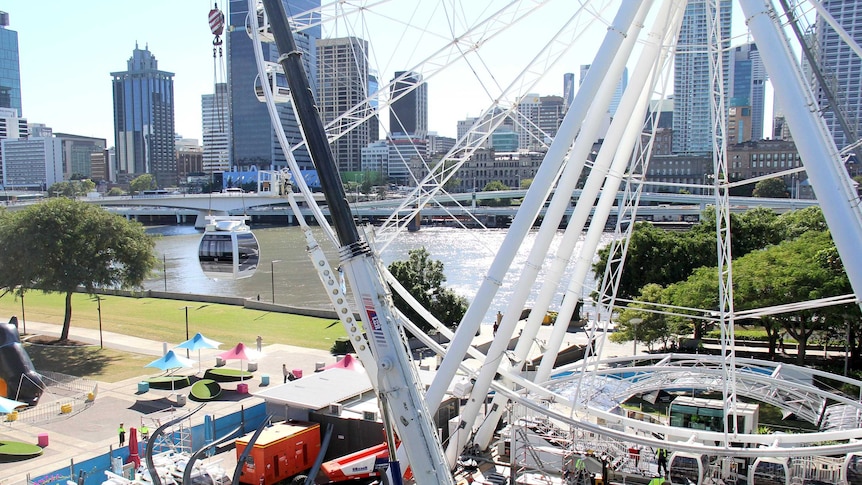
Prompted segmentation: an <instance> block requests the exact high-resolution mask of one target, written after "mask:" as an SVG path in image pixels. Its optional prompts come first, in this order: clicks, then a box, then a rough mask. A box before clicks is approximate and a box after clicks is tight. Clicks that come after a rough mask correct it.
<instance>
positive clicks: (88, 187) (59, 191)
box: [48, 179, 96, 197]
mask: <svg viewBox="0 0 862 485" xmlns="http://www.w3.org/2000/svg"><path fill="white" fill-rule="evenodd" d="M95 189H96V184H95V183H94V182H93V181H92V180H89V179H84V180H69V181H65V182H56V183H53V184H51V186H50V187H48V196H49V197H78V196H83V195H87V192H92V191H93V190H95Z"/></svg>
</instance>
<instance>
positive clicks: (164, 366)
mask: <svg viewBox="0 0 862 485" xmlns="http://www.w3.org/2000/svg"><path fill="white" fill-rule="evenodd" d="M194 366H195V361H193V360H191V359H187V358H185V357H182V356H179V355H177V354H175V353H174V351H173V350H168V353H167V354H165V355H163V356H162V357H160V358H158V359H156V360H154V361H152V362H150V363H149V364H147V365H145V366H144V367H155V368H156V369H161V370H164V371H167V370H176V369H182V368H184V367H194ZM173 390H174V381H173V379H172V380H171V392H173Z"/></svg>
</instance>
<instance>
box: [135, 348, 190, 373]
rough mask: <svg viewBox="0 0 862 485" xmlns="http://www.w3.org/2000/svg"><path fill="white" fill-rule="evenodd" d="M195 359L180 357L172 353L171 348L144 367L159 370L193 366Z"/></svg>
mask: <svg viewBox="0 0 862 485" xmlns="http://www.w3.org/2000/svg"><path fill="white" fill-rule="evenodd" d="M194 365H195V361H193V360H191V359H187V358H185V357H181V356H179V355H177V354H175V353H174V351H173V350H168V353H167V354H165V355H163V356H161V357H159V358H158V359H156V360H154V361H152V362H150V363H149V364H147V365H145V366H144V367H155V368H156V369H161V370H171V369H182V368H184V367H194Z"/></svg>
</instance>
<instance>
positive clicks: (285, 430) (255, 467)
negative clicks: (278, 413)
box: [236, 421, 320, 485]
mask: <svg viewBox="0 0 862 485" xmlns="http://www.w3.org/2000/svg"><path fill="white" fill-rule="evenodd" d="M253 434H254V433H249V434H247V435H245V436H243V437H242V438H237V440H236V456H237V458H238V457H239V456H240V455H241V454H242V453H243V451H244V450H245V449H246V447H247V446H248V442H249V440H250V439H251V437H252V435H253ZM319 453H320V425H319V424H317V423H308V422H301V421H293V422H289V423H279V424H275V425H272V426H270V427H268V428H266V429H265V430H263V432H262V433H261V434H260V436H259V437H258V438H257V441H256V442H255V443H254V446H253V447H252V450H251V452H249V455H248V460H247V461H246V463H245V464H244V465H243V467H242V473H241V474H240V477H239V481H240V483H245V484H248V485H272V484H274V483H277V482H280V481H282V480H285V479H288V478H290V477H293V476H296V475H299V474H305V473H307V471H308V470H309V469H310V468H311V466H312V465H313V464H314V460H315V458H317V455H318V454H319Z"/></svg>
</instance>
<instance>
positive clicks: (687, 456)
mask: <svg viewBox="0 0 862 485" xmlns="http://www.w3.org/2000/svg"><path fill="white" fill-rule="evenodd" d="M708 467H709V458H708V457H707V456H706V455H703V454H697V453H687V452H683V451H677V452H674V453H672V454H671V455H670V460H668V475H669V476H670V481H671V483H680V484H683V485H689V484H697V485H700V484H702V483H703V477H704V474H705V473H706V470H707V468H708Z"/></svg>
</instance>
